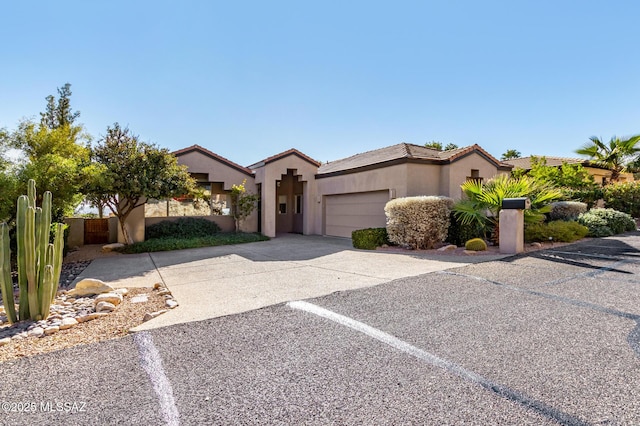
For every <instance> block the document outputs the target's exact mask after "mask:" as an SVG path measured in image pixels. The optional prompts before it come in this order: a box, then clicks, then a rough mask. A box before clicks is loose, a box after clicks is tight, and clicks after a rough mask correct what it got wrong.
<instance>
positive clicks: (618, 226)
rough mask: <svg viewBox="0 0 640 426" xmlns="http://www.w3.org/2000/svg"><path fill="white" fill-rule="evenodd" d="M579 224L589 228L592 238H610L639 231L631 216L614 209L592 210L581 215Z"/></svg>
mask: <svg viewBox="0 0 640 426" xmlns="http://www.w3.org/2000/svg"><path fill="white" fill-rule="evenodd" d="M578 222H579V223H580V224H582V225H584V226H586V227H587V228H589V236H590V237H609V236H611V235H615V234H620V233H622V232H627V231H635V230H636V229H637V227H636V222H635V221H634V220H633V218H632V217H631V216H630V215H628V214H626V213H623V212H619V211H617V210H614V209H591V210H589V211H588V212H586V213H583V214H581V215H580V216H579V217H578Z"/></svg>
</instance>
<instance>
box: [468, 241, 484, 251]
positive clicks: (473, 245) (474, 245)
mask: <svg viewBox="0 0 640 426" xmlns="http://www.w3.org/2000/svg"><path fill="white" fill-rule="evenodd" d="M464 249H465V250H471V251H485V250H486V249H487V243H485V241H484V240H483V239H482V238H472V239H470V240H469V241H467V242H466V243H464Z"/></svg>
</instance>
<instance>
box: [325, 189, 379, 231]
mask: <svg viewBox="0 0 640 426" xmlns="http://www.w3.org/2000/svg"><path fill="white" fill-rule="evenodd" d="M324 201H325V212H324V225H325V226H324V234H325V235H331V236H335V237H347V238H351V232H352V231H355V230H356V229H364V228H384V227H385V226H386V217H385V215H384V206H385V204H387V202H388V201H389V190H384V191H370V192H357V193H351V194H339V195H327V196H325V197H324Z"/></svg>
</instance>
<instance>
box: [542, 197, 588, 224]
mask: <svg viewBox="0 0 640 426" xmlns="http://www.w3.org/2000/svg"><path fill="white" fill-rule="evenodd" d="M586 211H587V203H583V202H580V201H557V202H555V203H551V211H550V212H549V213H548V216H549V219H551V220H576V219H577V218H578V216H580V214H581V213H584V212H586Z"/></svg>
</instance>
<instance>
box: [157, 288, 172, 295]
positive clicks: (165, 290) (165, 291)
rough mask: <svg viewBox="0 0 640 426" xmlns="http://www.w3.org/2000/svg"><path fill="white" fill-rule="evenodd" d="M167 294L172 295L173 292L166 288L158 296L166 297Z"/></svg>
mask: <svg viewBox="0 0 640 426" xmlns="http://www.w3.org/2000/svg"><path fill="white" fill-rule="evenodd" d="M165 294H171V291H170V290H168V289H166V288H165V289H162V290H160V291H159V292H158V296H164V295H165Z"/></svg>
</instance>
